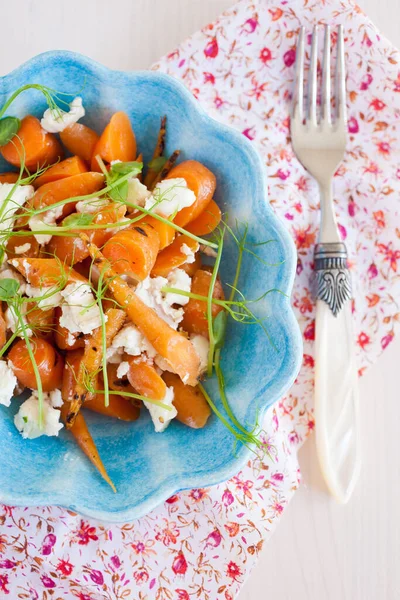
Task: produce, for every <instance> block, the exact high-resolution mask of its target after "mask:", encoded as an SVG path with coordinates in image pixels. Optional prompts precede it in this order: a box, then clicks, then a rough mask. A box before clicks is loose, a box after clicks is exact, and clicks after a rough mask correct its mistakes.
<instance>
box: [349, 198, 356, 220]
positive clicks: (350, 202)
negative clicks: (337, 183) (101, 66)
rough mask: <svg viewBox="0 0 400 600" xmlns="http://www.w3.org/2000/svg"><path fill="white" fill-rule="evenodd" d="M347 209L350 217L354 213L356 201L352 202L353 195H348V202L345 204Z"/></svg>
mask: <svg viewBox="0 0 400 600" xmlns="http://www.w3.org/2000/svg"><path fill="white" fill-rule="evenodd" d="M347 211H348V213H349V216H350V217H354V215H355V214H356V203H355V202H354V198H353V196H350V198H349V203H348V205H347Z"/></svg>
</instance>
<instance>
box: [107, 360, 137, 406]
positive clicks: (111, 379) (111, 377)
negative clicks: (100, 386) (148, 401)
mask: <svg viewBox="0 0 400 600" xmlns="http://www.w3.org/2000/svg"><path fill="white" fill-rule="evenodd" d="M118 366H119V365H115V364H113V363H109V364H108V365H107V375H108V387H109V388H110V390H113V391H114V392H121V393H122V394H123V393H124V392H126V393H128V394H137V392H136V391H135V390H134V389H133V387H132V386H131V384H130V383H129V381H128V379H126V378H123V379H120V378H119V377H118V375H117V371H118ZM119 397H120V398H122V399H123V400H124V401H125V402H130V403H131V404H133V406H135V407H136V408H140V406H141V404H142V403H141V401H140V400H138V399H136V398H130V397H129V396H122V395H121V396H119Z"/></svg>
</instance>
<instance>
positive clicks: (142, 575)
mask: <svg viewBox="0 0 400 600" xmlns="http://www.w3.org/2000/svg"><path fill="white" fill-rule="evenodd" d="M133 577H134V579H135V581H136V583H137V584H138V585H142V584H143V583H146V582H147V581H148V580H149V574H148V572H147V571H146V569H138V570H137V571H135V572H134V574H133Z"/></svg>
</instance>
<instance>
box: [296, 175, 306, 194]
mask: <svg viewBox="0 0 400 600" xmlns="http://www.w3.org/2000/svg"><path fill="white" fill-rule="evenodd" d="M295 186H296V187H297V189H298V190H299V191H300V192H306V191H307V178H306V177H304V175H302V176H301V177H299V178H298V180H297V181H295Z"/></svg>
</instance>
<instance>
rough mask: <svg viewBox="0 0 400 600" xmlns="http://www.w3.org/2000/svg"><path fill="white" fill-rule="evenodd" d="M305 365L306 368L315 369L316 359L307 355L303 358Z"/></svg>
mask: <svg viewBox="0 0 400 600" xmlns="http://www.w3.org/2000/svg"><path fill="white" fill-rule="evenodd" d="M303 365H304V366H305V367H310V368H311V369H313V368H314V358H313V357H312V356H311V355H310V354H305V355H304V356H303Z"/></svg>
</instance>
